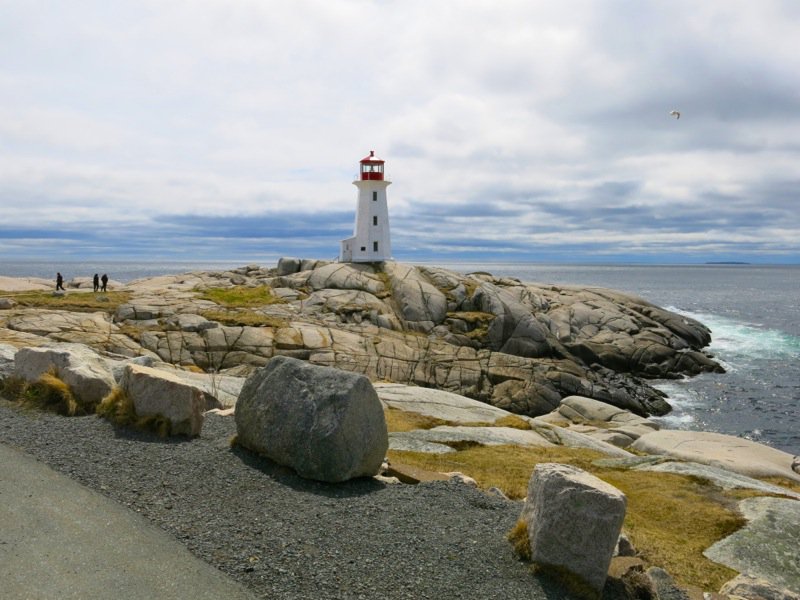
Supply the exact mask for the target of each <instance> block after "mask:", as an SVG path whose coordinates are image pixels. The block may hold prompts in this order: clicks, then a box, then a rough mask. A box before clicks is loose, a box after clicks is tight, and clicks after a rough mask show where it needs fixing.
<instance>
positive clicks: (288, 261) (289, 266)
mask: <svg viewBox="0 0 800 600" xmlns="http://www.w3.org/2000/svg"><path fill="white" fill-rule="evenodd" d="M301 262H302V261H301V260H300V259H299V258H294V257H291V256H283V257H281V258H279V259H278V276H281V275H291V274H292V273H297V272H298V271H299V270H300V264H301Z"/></svg>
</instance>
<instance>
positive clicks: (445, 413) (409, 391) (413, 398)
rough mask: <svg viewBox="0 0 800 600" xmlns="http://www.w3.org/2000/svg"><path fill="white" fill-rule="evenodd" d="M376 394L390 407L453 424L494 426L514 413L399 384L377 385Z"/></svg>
mask: <svg viewBox="0 0 800 600" xmlns="http://www.w3.org/2000/svg"><path fill="white" fill-rule="evenodd" d="M375 391H376V392H378V397H379V398H380V399H381V402H383V403H384V404H386V405H387V406H389V407H391V408H395V409H398V410H403V411H406V412H413V413H419V414H422V415H427V416H429V417H435V418H437V419H443V420H445V421H451V422H453V423H481V422H485V423H494V422H495V421H496V420H497V419H501V418H503V417H507V416H509V415H511V414H512V413H510V412H508V411H505V410H503V409H501V408H495V407H494V406H492V405H491V404H486V403H485V402H480V401H478V400H473V399H471V398H467V397H466V396H461V395H459V394H453V393H452V392H446V391H444V390H436V389H432V388H423V387H417V386H412V385H403V384H399V383H376V384H375Z"/></svg>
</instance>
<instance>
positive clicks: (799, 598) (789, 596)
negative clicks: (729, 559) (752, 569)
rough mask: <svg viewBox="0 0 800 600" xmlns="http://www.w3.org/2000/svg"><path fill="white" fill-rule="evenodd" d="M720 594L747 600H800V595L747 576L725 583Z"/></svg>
mask: <svg viewBox="0 0 800 600" xmlns="http://www.w3.org/2000/svg"><path fill="white" fill-rule="evenodd" d="M719 593H720V594H725V595H728V596H738V597H740V598H746V599H747V600H800V594H796V593H794V592H792V591H791V590H787V589H782V588H779V587H778V586H776V585H773V584H772V583H770V582H769V581H766V580H764V579H759V578H758V577H753V576H752V575H746V574H741V575H737V576H736V577H734V578H733V579H731V580H730V581H728V582H727V583H725V584H724V585H723V586H722V587H721V588H720V590H719Z"/></svg>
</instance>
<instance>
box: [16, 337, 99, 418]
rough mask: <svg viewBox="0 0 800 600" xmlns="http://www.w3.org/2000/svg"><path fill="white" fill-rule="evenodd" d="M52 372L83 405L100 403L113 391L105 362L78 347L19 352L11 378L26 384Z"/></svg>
mask: <svg viewBox="0 0 800 600" xmlns="http://www.w3.org/2000/svg"><path fill="white" fill-rule="evenodd" d="M51 369H52V370H54V372H55V375H56V376H57V377H58V378H59V379H61V380H62V381H63V382H64V383H66V384H67V385H68V386H69V387H70V390H71V391H72V393H73V395H74V396H75V397H76V398H77V399H78V400H80V401H82V402H83V403H86V404H97V403H99V402H100V400H102V399H103V398H104V397H105V396H106V395H107V394H108V393H109V392H111V390H112V389H113V387H114V376H113V374H112V373H111V369H109V367H108V365H107V363H106V361H105V360H104V359H103V358H101V357H100V356H99V355H97V354H96V353H94V352H93V351H92V350H91V349H89V348H87V347H86V346H83V345H81V344H56V345H53V346H49V347H38V348H22V349H20V350H19V351H18V352H17V354H16V356H15V357H14V374H15V375H16V376H18V377H21V378H23V379H24V380H26V381H30V382H34V381H37V380H38V379H39V378H40V377H41V376H42V375H44V374H45V373H47V372H48V371H49V370H51Z"/></svg>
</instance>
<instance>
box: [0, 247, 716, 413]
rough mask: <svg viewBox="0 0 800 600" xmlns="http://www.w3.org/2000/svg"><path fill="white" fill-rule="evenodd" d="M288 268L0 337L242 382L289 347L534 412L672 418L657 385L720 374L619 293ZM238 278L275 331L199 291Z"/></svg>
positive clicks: (173, 283)
mask: <svg viewBox="0 0 800 600" xmlns="http://www.w3.org/2000/svg"><path fill="white" fill-rule="evenodd" d="M281 265H282V268H281V269H280V271H279V270H277V269H268V268H263V267H259V266H258V265H249V266H247V267H242V268H240V269H234V270H232V271H226V272H198V273H188V274H183V275H172V276H161V277H153V278H148V279H141V280H137V281H132V282H130V283H128V284H126V285H125V286H121V285H120V286H115V288H116V289H120V290H124V291H127V292H129V293H130V296H131V297H130V300H129V301H128V302H127V303H125V304H123V305H121V306H119V307H116V308H115V309H114V310H113V314H108V313H105V312H96V313H75V312H71V311H68V310H56V309H52V308H50V309H36V308H20V307H12V308H10V309H8V310H4V311H2V313H0V342H5V343H10V344H13V345H16V346H17V347H21V346H31V345H37V344H41V343H44V342H48V341H67V342H77V343H82V344H86V345H88V346H90V347H92V348H93V349H95V350H96V351H98V352H100V353H103V354H111V355H120V356H127V357H135V356H150V357H153V358H156V359H158V360H160V361H163V362H167V363H171V364H175V365H178V366H181V367H184V368H197V369H200V370H203V371H211V370H213V371H215V372H226V374H227V373H228V372H229V371H230V370H233V371H234V373H232V374H236V375H237V376H246V375H247V374H249V372H251V371H252V370H253V369H255V368H257V367H259V366H263V365H265V364H266V363H267V361H269V359H270V358H272V357H273V356H277V355H285V356H291V357H294V358H300V359H303V360H307V361H309V362H311V363H313V364H318V365H324V366H331V367H336V368H339V369H343V370H347V371H353V372H356V373H362V374H364V375H366V376H367V377H369V378H370V379H371V380H372V381H376V382H378V381H389V382H395V383H402V384H408V385H417V386H422V387H428V388H435V389H439V390H444V391H449V392H453V393H456V394H459V395H464V396H467V397H469V398H472V399H475V400H478V401H480V402H483V403H487V404H490V405H492V406H496V407H498V408H502V409H504V410H508V411H511V412H514V413H516V414H520V415H527V416H537V415H544V414H546V413H549V412H551V411H552V410H554V409H556V408H557V407H558V406H559V403H560V401H561V399H562V398H564V397H567V396H572V395H579V396H583V397H587V398H593V399H595V400H600V401H602V402H604V403H608V404H613V405H615V406H617V407H619V408H621V409H624V410H626V411H630V412H633V413H635V414H637V415H640V416H647V415H651V414H655V415H661V414H665V413H666V412H668V411H669V409H670V407H669V405H668V403H667V402H666V400H665V398H664V395H663V394H662V393H661V392H659V391H657V390H655V389H654V388H652V387H651V386H649V385H648V384H647V381H646V380H647V378H651V377H659V378H663V377H677V376H683V375H691V374H696V373H700V372H703V371H712V370H720V367H719V366H718V365H717V364H716V363H715V362H714V361H713V359H711V358H709V357H708V356H707V355H706V354H704V353H703V351H702V349H703V347H704V346H706V345H707V344H708V343H709V341H710V334H709V331H708V329H707V328H706V327H704V326H703V325H702V324H700V323H698V322H696V321H693V320H691V319H688V318H686V317H683V316H680V315H677V314H674V313H671V312H668V311H665V310H663V309H661V308H658V307H657V306H654V305H652V304H651V303H649V302H646V301H645V300H642V299H641V298H637V297H634V296H630V295H627V294H623V293H620V292H615V291H612V290H606V289H601V288H578V287H574V286H554V285H544V284H524V283H521V282H520V281H517V280H515V279H509V278H496V277H492V276H491V275H488V274H483V273H481V274H472V275H463V274H459V273H456V272H453V271H448V270H445V269H438V268H434V267H428V266H426V267H418V266H412V265H407V264H401V263H393V262H387V263H380V264H345V263H329V262H326V261H315V260H301V259H296V260H295V259H291V260H289V259H287V260H284V261H282V263H281ZM234 285H241V286H257V285H266V286H269V287H270V288H271V289H272V290H280V294H277V293H276V296H279V297H280V298H283V299H284V302H282V303H276V304H269V305H265V306H256V307H251V308H248V309H247V310H248V311H250V312H251V313H253V312H254V313H257V314H260V315H262V316H263V318H264V319H265V322H266V321H267V320H268V325H264V326H254V325H226V324H224V323H219V322H218V321H215V320H214V319H213V318H209V317H208V316H207V315H208V314H209V313H208V312H207V311H209V310H213V311H217V312H220V311H222V312H227V313H229V314H234V315H235V313H236V312H237V311H236V309H226V308H224V307H219V306H217V305H216V304H214V303H213V302H211V301H209V300H204V299H201V298H200V291H201V290H203V289H206V288H211V287H231V286H234ZM67 293H68V294H69V293H79V292H77V291H70V288H68V291H67ZM204 313H206V314H204ZM232 321H235V319H232Z"/></svg>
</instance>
